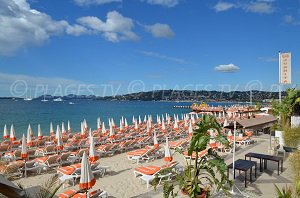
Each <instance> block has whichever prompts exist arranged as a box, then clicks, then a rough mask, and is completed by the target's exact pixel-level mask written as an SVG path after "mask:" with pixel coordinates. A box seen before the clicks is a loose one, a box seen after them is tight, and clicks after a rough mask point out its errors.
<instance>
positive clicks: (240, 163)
mask: <svg viewBox="0 0 300 198" xmlns="http://www.w3.org/2000/svg"><path fill="white" fill-rule="evenodd" d="M253 166H254V167H255V178H256V167H257V164H256V162H254V161H250V160H243V159H238V160H236V161H235V162H234V171H233V178H234V179H235V170H239V171H244V172H245V188H246V187H247V172H248V170H249V169H250V182H252V167H253ZM232 168H233V163H231V164H230V165H229V166H228V169H227V176H228V177H229V169H232Z"/></svg>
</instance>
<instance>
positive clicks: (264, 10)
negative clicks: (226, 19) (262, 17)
mask: <svg viewBox="0 0 300 198" xmlns="http://www.w3.org/2000/svg"><path fill="white" fill-rule="evenodd" d="M244 10H245V11H247V12H253V13H259V14H271V13H273V12H275V8H274V6H273V4H272V3H267V2H250V3H249V4H247V5H246V6H245V7H244Z"/></svg>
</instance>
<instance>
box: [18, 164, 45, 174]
mask: <svg viewBox="0 0 300 198" xmlns="http://www.w3.org/2000/svg"><path fill="white" fill-rule="evenodd" d="M25 166H26V168H25ZM20 171H21V172H22V173H23V176H24V174H25V171H26V174H27V173H29V172H35V173H36V174H39V173H40V172H41V167H40V166H39V165H38V163H36V162H35V161H34V160H31V161H26V163H25V164H24V166H22V167H20Z"/></svg>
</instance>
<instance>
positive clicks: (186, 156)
mask: <svg viewBox="0 0 300 198" xmlns="http://www.w3.org/2000/svg"><path fill="white" fill-rule="evenodd" d="M207 151H208V150H203V151H202V152H199V153H198V158H200V157H204V156H205V155H206V154H207ZM183 155H184V157H185V159H189V160H191V159H196V153H195V152H193V153H192V156H190V155H188V153H187V152H184V153H183Z"/></svg>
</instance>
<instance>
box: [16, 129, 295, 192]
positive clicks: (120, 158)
mask: <svg viewBox="0 0 300 198" xmlns="http://www.w3.org/2000/svg"><path fill="white" fill-rule="evenodd" d="M253 139H255V140H256V143H254V144H253V145H247V146H241V147H240V148H239V149H238V151H237V153H236V159H239V158H240V159H244V155H245V154H246V153H248V152H258V153H265V154H267V150H268V141H269V139H268V136H267V135H262V136H259V137H258V138H253ZM223 156H224V158H225V162H226V163H227V164H230V163H231V162H232V154H223ZM173 157H174V160H177V161H179V162H180V163H181V164H182V165H184V164H185V162H184V159H183V157H182V156H181V155H179V154H175V155H174V156H173ZM99 162H100V163H101V165H104V166H110V167H111V169H112V172H111V173H110V174H107V175H105V176H104V177H102V178H97V182H96V184H95V186H94V187H93V189H98V188H101V189H103V190H106V191H107V192H108V194H109V197H117V198H119V197H124V198H127V197H157V198H158V197H162V187H161V186H160V187H159V188H158V190H157V191H156V192H155V191H154V190H153V188H152V187H151V186H150V187H149V189H147V188H146V185H145V184H144V183H141V181H140V180H139V179H137V178H135V177H134V174H133V169H134V168H135V167H138V166H141V165H148V164H154V165H162V164H164V163H165V162H164V161H163V159H157V160H154V161H150V162H148V163H141V164H139V165H137V164H136V163H133V161H130V160H128V159H127V157H126V153H122V154H118V155H115V156H113V157H106V158H101V159H100V160H99ZM53 173H55V171H54V172H53ZM237 175H238V172H237ZM242 175H243V173H241V176H237V178H236V179H235V185H236V187H237V188H238V189H239V190H240V191H242V192H243V193H244V194H248V195H249V196H250V197H276V196H275V195H276V193H275V188H274V184H276V185H278V186H279V187H283V186H285V185H286V184H291V183H292V182H293V174H292V170H291V167H290V165H289V163H288V157H287V158H286V159H285V161H284V172H283V173H280V175H279V176H278V175H277V163H275V162H274V163H273V162H269V163H268V170H266V171H264V172H262V173H261V172H259V170H258V171H257V178H254V177H253V178H254V182H253V183H249V184H248V187H247V188H246V189H245V188H244V180H243V176H242ZM50 176H51V174H48V173H42V174H41V175H36V176H35V175H30V176H29V177H28V178H22V179H19V180H15V181H14V182H15V183H21V184H23V185H24V186H25V187H28V188H31V189H35V187H36V186H39V185H40V184H41V183H43V182H45V181H46V180H47V179H48V178H49V177H50ZM230 178H232V175H231V174H230ZM236 187H235V191H238V189H237V188H236ZM71 188H72V189H78V185H75V186H68V185H66V188H65V189H63V188H61V189H59V191H58V193H57V194H59V193H61V192H63V191H65V190H67V189H71ZM179 197H184V196H182V195H179ZM214 197H223V195H221V194H220V195H215V196H214Z"/></svg>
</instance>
